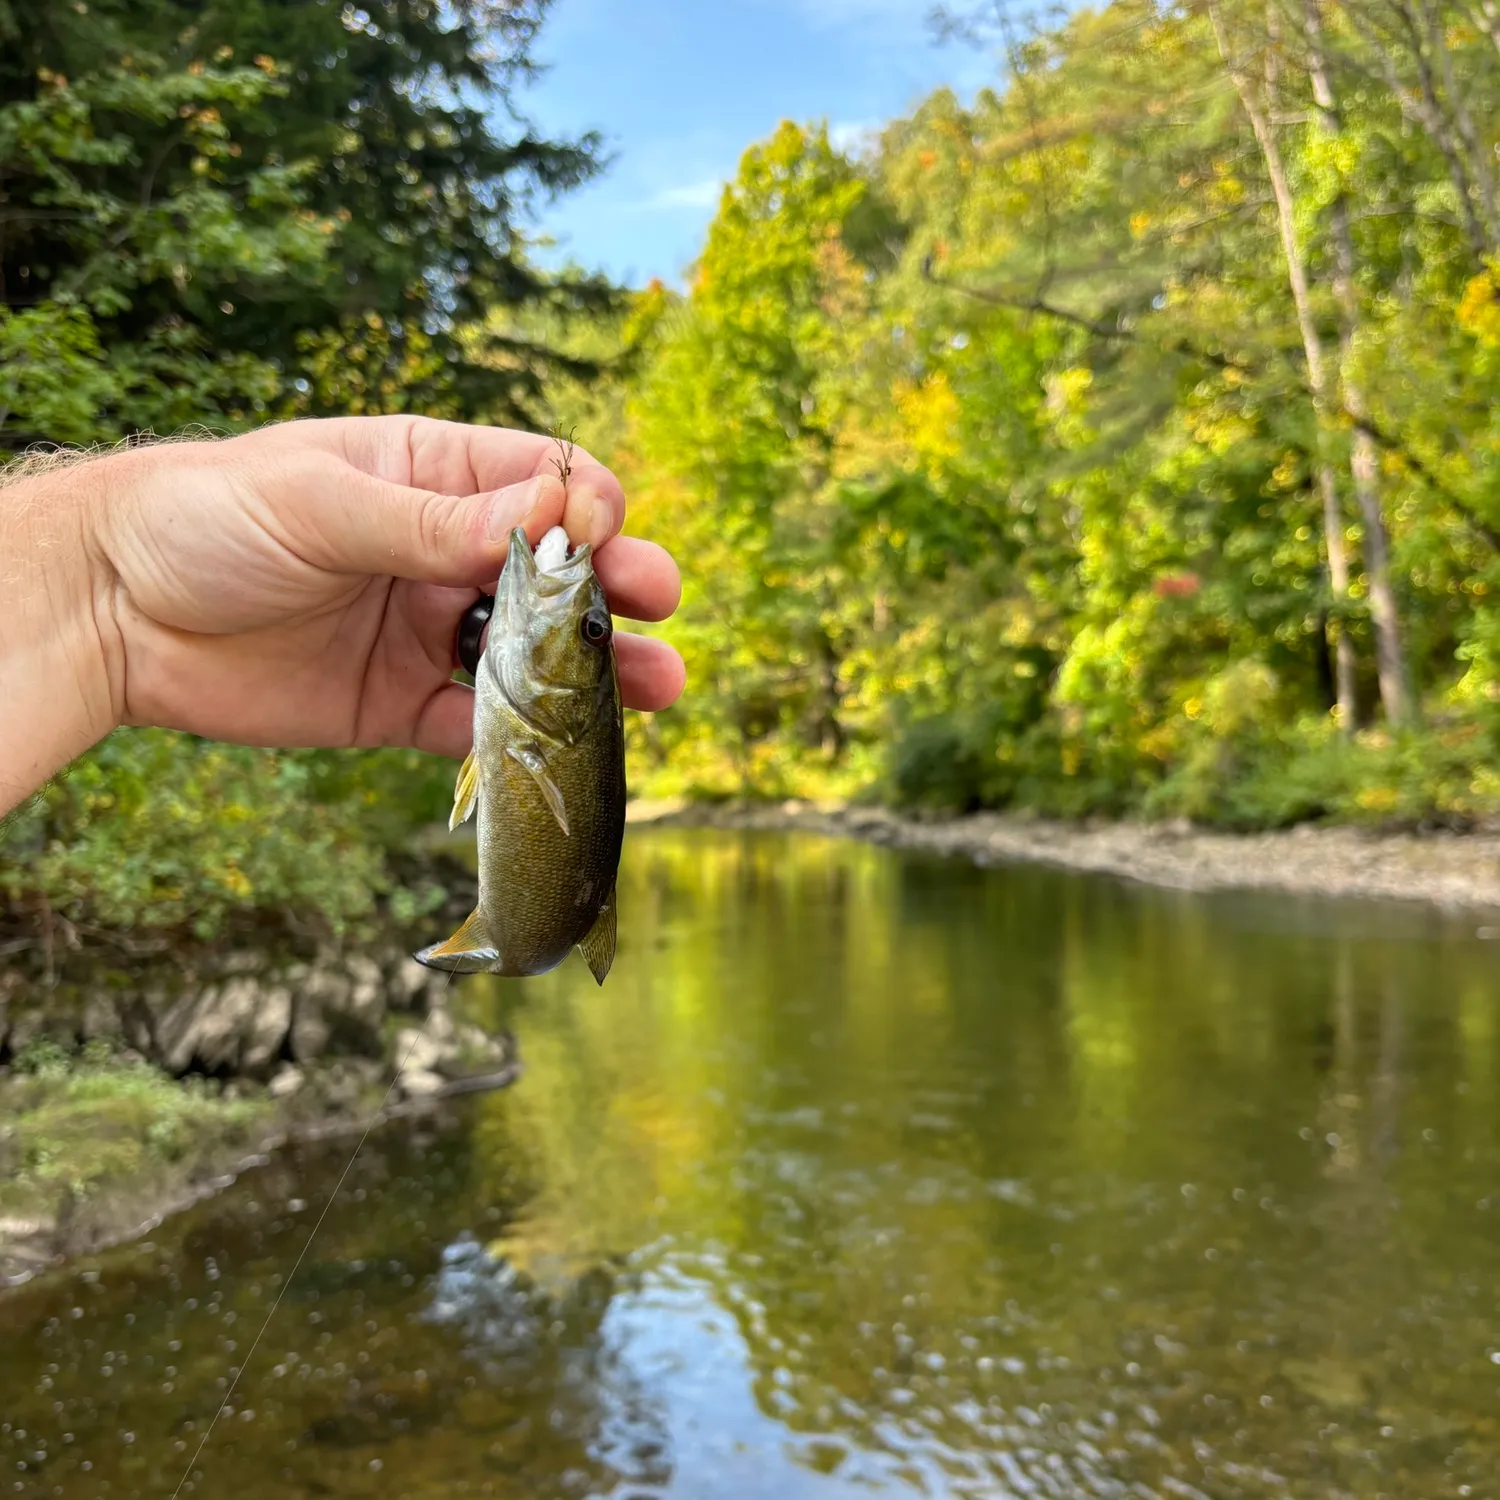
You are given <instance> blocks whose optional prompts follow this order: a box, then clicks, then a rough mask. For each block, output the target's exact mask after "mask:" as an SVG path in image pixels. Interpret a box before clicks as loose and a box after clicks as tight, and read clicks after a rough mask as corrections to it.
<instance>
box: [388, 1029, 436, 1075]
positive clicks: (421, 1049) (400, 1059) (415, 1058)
mask: <svg viewBox="0 0 1500 1500" xmlns="http://www.w3.org/2000/svg"><path fill="white" fill-rule="evenodd" d="M444 1055H445V1049H444V1047H443V1044H442V1043H441V1042H440V1041H438V1039H437V1038H436V1037H434V1036H432V1035H430V1034H429V1033H428V1032H427V1031H424V1030H422V1029H420V1028H419V1027H416V1026H408V1027H406V1028H405V1030H403V1031H398V1032H397V1033H396V1048H395V1058H396V1066H397V1067H399V1068H400V1069H401V1078H402V1081H403V1083H404V1082H405V1080H406V1078H407V1077H408V1076H409V1075H410V1074H412V1073H426V1072H430V1071H432V1070H433V1069H434V1068H436V1067H437V1065H438V1063H439V1062H440V1061H441V1060H442V1059H443V1057H444Z"/></svg>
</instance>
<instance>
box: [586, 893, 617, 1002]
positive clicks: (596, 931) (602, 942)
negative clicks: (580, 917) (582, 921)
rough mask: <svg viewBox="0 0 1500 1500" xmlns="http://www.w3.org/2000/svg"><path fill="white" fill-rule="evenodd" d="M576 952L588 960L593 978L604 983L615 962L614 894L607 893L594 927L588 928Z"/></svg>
mask: <svg viewBox="0 0 1500 1500" xmlns="http://www.w3.org/2000/svg"><path fill="white" fill-rule="evenodd" d="M578 951H579V952H580V953H581V954H583V956H584V958H586V959H587V960H588V965H589V968H590V969H592V970H593V973H594V978H595V979H596V980H597V981H598V982H599V983H600V984H603V983H604V976H605V975H606V974H608V973H609V968H610V965H611V964H612V963H614V961H615V893H614V892H613V891H611V892H610V893H609V900H608V901H606V902H605V903H604V910H603V911H601V912H600V913H599V915H598V916H597V917H595V918H594V925H593V926H592V927H590V928H589V930H588V936H587V937H585V938H584V940H583V941H582V942H581V943H580V944H579V945H578Z"/></svg>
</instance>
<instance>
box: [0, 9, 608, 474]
mask: <svg viewBox="0 0 1500 1500" xmlns="http://www.w3.org/2000/svg"><path fill="white" fill-rule="evenodd" d="M545 10H546V0H523V3H520V4H509V3H507V4H500V3H495V0H458V3H456V4H452V5H446V6H437V5H434V4H431V3H430V0H376V3H372V4H371V5H370V6H369V7H368V9H366V10H356V9H354V8H353V7H350V6H339V5H336V4H331V3H328V0H314V3H303V0H232V3H231V0H214V3H210V4H206V5H194V6H190V7H185V6H183V5H181V4H178V3H175V0H132V3H125V0H105V3H102V4H96V5H91V6H88V7H85V8H82V9H80V8H79V7H78V6H75V5H73V4H71V3H65V0H44V3H39V4H36V5H28V6H24V7H17V8H15V10H14V11H13V12H10V13H8V14H9V19H8V21H7V23H6V35H5V37H4V45H3V46H0V100H3V101H4V102H3V103H0V215H3V217H0V225H3V232H0V353H3V354H4V355H5V359H4V368H5V375H4V377H3V378H0V451H3V450H4V449H5V448H9V449H11V450H12V451H14V450H17V449H20V448H23V447H25V446H26V445H28V444H30V443H32V442H35V441H38V440H41V441H50V442H88V441H96V440H100V439H104V440H108V439H111V438H114V437H118V436H121V435H123V434H125V433H128V432H131V431H136V430H139V429H143V428H151V429H156V430H159V431H160V430H170V429H174V428H177V427H180V426H182V425H183V424H184V423H187V422H209V423H220V424H222V425H225V426H229V427H236V426H242V425H244V424H247V423H250V422H253V421H256V420H258V419H262V418H264V417H266V416H273V415H290V414H302V413H318V412H342V411H350V410H354V411H404V410H420V411H430V412H436V413H440V414H445V415H454V416H462V417H466V418H471V419H472V418H479V419H483V420H490V421H496V420H513V419H516V418H518V417H521V416H524V415H525V414H526V412H527V410H528V408H529V407H531V406H534V405H535V401H536V397H537V393H538V391H539V390H540V387H541V383H542V381H543V379H544V378H545V377H546V376H547V375H548V373H549V372H550V371H552V370H553V369H554V368H557V367H558V363H557V360H556V358H555V356H554V355H553V353H552V351H551V350H549V349H548V348H547V347H546V346H545V345H543V344H535V345H531V346H528V347H526V348H525V349H517V348H516V347H515V346H514V345H508V346H507V347H506V354H507V356H508V357H507V358H506V359H505V360H503V361H497V360H494V359H490V358H487V357H486V355H487V354H488V353H489V352H490V342H491V341H490V340H488V339H485V338H480V339H479V340H477V341H476V339H475V338H474V337H473V335H472V333H471V332H470V330H471V329H472V327H473V326H475V325H480V326H482V325H483V320H484V318H485V317H487V316H488V315H489V314H490V313H491V312H493V311H496V310H512V311H519V310H525V309H530V308H549V309H558V310H560V311H561V312H563V313H577V312H579V311H582V310H587V309H590V308H599V307H604V306H608V305H609V302H610V298H611V295H612V294H611V292H610V290H609V288H607V287H606V286H605V285H603V284H602V283H600V282H598V281H596V280H591V279H589V278H587V277H580V276H576V275H575V276H569V277H566V278H563V279H561V280H558V279H553V278H548V277H544V276H542V275H541V274H540V273H538V272H537V271H536V270H534V269H533V268H532V267H531V266H529V264H528V263H527V261H526V258H525V239H524V219H525V216H526V213H527V211H528V208H529V206H530V205H531V204H532V203H533V202H534V201H535V200H536V199H537V197H538V196H539V195H548V194H553V193H557V192H561V191H566V190H567V189H568V188H570V187H573V186H576V185H577V184H578V183H580V182H582V181H584V180H586V179H587V178H588V177H589V176H590V175H591V174H592V173H593V172H594V171H595V170H597V166H598V160H597V141H596V140H595V139H594V138H593V137H584V138H583V139H581V140H578V141H571V142H553V141H548V140H545V139H543V138H542V137H540V136H539V135H538V134H537V133H536V132H535V131H534V130H532V129H530V128H529V127H528V126H527V125H526V124H525V122H524V121H521V120H519V118H518V117H517V116H516V115H515V114H514V113H513V110H512V103H513V94H514V90H515V86H516V84H517V82H518V81H519V80H521V79H522V78H524V76H525V74H526V73H527V71H528V70H529V68H530V62H529V49H530V47H531V44H532V41H533V39H534V37H535V34H536V32H537V29H538V27H539V26H540V24H541V21H542V18H543V15H544V14H545ZM506 125H508V126H509V132H508V133H506V132H505V127H506ZM563 363H564V366H567V362H566V361H564V362H563ZM568 367H571V366H568Z"/></svg>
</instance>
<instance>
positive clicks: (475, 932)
mask: <svg viewBox="0 0 1500 1500" xmlns="http://www.w3.org/2000/svg"><path fill="white" fill-rule="evenodd" d="M591 554H592V549H591V548H590V547H589V546H588V544H586V543H585V544H584V545H583V546H581V547H579V548H578V550H577V551H576V552H574V553H573V554H572V556H571V557H570V556H569V555H568V538H567V533H566V532H564V531H563V529H562V528H561V527H560V526H556V527H553V529H552V530H551V531H549V532H548V533H547V534H546V536H544V537H543V538H542V540H541V541H540V542H539V543H538V544H537V549H536V552H535V554H533V552H532V550H531V544H530V543H529V542H528V541H527V539H526V534H525V532H524V531H521V530H520V529H519V528H518V529H517V530H516V531H514V532H512V533H511V541H510V552H509V554H508V555H507V557H506V562H505V569H504V572H503V573H502V574H501V576H500V584H499V587H498V588H497V590H496V593H495V607H494V613H493V615H492V616H491V619H490V633H489V640H488V641H487V642H486V644H485V648H484V652H483V655H482V656H481V657H480V659H479V670H478V672H477V673H476V674H475V679H474V749H473V751H472V752H471V753H470V755H469V757H468V759H467V760H465V761H464V763H463V767H462V769H461V770H460V771H459V773H458V783H457V786H456V787H455V790H454V795H453V813H452V816H451V817H450V818H449V820H448V826H449V827H450V828H457V827H458V826H459V824H461V823H463V822H465V821H466V820H467V819H468V818H469V817H471V816H473V817H475V819H476V826H477V831H478V839H479V904H478V905H477V906H476V907H475V909H474V911H473V913H472V914H471V915H470V916H469V918H468V920H467V921H466V922H464V924H463V925H462V926H461V927H460V928H459V929H458V931H457V932H455V933H454V934H453V936H452V937H450V938H449V939H448V940H447V941H446V942H443V943H435V944H433V945H432V946H430V947H427V948H423V949H422V950H421V951H420V952H419V953H417V954H416V955H415V956H416V958H417V959H418V961H419V962H421V963H424V964H427V965H428V966H429V967H431V968H434V969H447V970H450V971H452V972H454V973H458V974H477V973H490V974H503V975H508V976H511V977H520V976H523V975H528V974H544V973H546V972H547V971H548V970H549V969H554V968H556V967H557V965H558V964H560V963H561V962H562V961H563V959H565V958H566V957H567V956H568V951H569V949H571V948H573V947H575V946H576V947H578V948H579V949H580V951H581V952H582V953H583V956H584V958H585V959H586V960H587V961H588V965H589V968H590V969H591V970H592V971H593V975H594V978H595V979H596V980H597V981H598V982H599V983H600V984H603V983H604V976H605V975H606V974H608V973H609V968H610V965H611V963H613V962H614V956H615V875H616V872H617V870H618V868H619V863H620V845H621V842H622V841H623V839H624V835H625V732H624V719H623V715H622V711H621V707H620V684H619V678H618V675H617V673H616V670H615V653H614V644H613V637H614V628H613V624H612V622H611V620H610V614H609V606H608V604H607V603H606V601H605V598H604V590H603V589H602V588H601V587H600V586H599V581H598V579H597V578H595V576H594V566H593V561H592V555H591Z"/></svg>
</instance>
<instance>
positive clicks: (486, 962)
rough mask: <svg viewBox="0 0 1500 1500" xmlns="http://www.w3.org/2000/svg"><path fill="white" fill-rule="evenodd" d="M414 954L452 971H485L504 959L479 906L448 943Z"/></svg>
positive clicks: (465, 972) (462, 972)
mask: <svg viewBox="0 0 1500 1500" xmlns="http://www.w3.org/2000/svg"><path fill="white" fill-rule="evenodd" d="M412 957H413V958H415V959H416V961H417V962H418V963H419V964H426V965H427V967H428V968H429V969H446V970H447V971H448V972H449V973H450V974H482V973H484V972H485V971H486V970H487V969H490V968H492V967H493V966H494V965H495V964H497V963H499V962H500V950H499V949H498V948H496V947H495V944H494V941H493V939H491V937H490V930H489V927H488V925H487V924H486V922H485V920H484V918H483V917H482V916H481V915H480V914H479V908H478V907H475V909H474V910H473V911H472V912H470V913H469V916H468V918H467V920H466V921H465V922H464V925H463V926H462V927H460V928H459V929H458V931H457V932H455V933H454V934H453V936H452V937H451V938H449V939H448V941H447V942H445V943H434V944H433V945H432V946H431V947H430V948H423V949H422V950H421V952H419V953H414V954H412Z"/></svg>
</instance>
